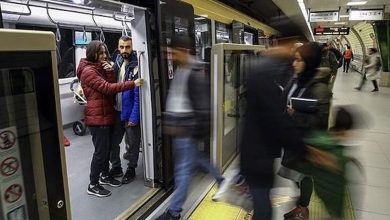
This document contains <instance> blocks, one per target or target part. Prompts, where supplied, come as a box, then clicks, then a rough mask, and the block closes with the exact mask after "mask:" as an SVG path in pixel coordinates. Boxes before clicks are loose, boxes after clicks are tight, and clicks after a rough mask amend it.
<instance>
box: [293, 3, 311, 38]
mask: <svg viewBox="0 0 390 220" xmlns="http://www.w3.org/2000/svg"><path fill="white" fill-rule="evenodd" d="M297 2H298V5H299V8H300V9H301V12H302V14H303V17H304V18H305V21H306V25H307V27H308V28H309V31H310V34H311V38H312V40H313V41H314V35H313V30H312V29H311V25H310V22H309V16H308V15H307V11H306V6H305V2H303V0H297Z"/></svg>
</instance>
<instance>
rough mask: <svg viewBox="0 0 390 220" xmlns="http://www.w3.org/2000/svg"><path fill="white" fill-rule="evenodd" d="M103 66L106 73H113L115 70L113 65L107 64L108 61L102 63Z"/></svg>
mask: <svg viewBox="0 0 390 220" xmlns="http://www.w3.org/2000/svg"><path fill="white" fill-rule="evenodd" d="M102 66H103V69H104V70H105V71H113V70H114V69H113V68H112V65H111V63H109V62H107V61H104V62H103V63H102Z"/></svg>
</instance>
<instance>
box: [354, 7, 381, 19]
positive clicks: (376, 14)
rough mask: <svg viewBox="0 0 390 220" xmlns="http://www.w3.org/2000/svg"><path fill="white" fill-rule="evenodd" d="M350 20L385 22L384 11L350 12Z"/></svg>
mask: <svg viewBox="0 0 390 220" xmlns="http://www.w3.org/2000/svg"><path fill="white" fill-rule="evenodd" d="M349 20H351V21H367V20H371V21H376V20H383V9H370V10H351V11H350V12H349Z"/></svg>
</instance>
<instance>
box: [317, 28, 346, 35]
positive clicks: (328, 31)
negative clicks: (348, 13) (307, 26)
mask: <svg viewBox="0 0 390 220" xmlns="http://www.w3.org/2000/svg"><path fill="white" fill-rule="evenodd" d="M348 34H349V27H318V28H314V35H348Z"/></svg>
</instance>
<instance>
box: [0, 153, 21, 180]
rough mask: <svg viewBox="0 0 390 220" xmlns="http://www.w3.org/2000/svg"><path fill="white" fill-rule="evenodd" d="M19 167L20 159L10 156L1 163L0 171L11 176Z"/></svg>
mask: <svg viewBox="0 0 390 220" xmlns="http://www.w3.org/2000/svg"><path fill="white" fill-rule="evenodd" d="M18 169H19V161H18V159H16V157H8V158H7V159H5V160H3V162H1V165H0V172H1V174H2V175H3V176H11V175H12V174H14V173H16V171H18Z"/></svg>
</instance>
